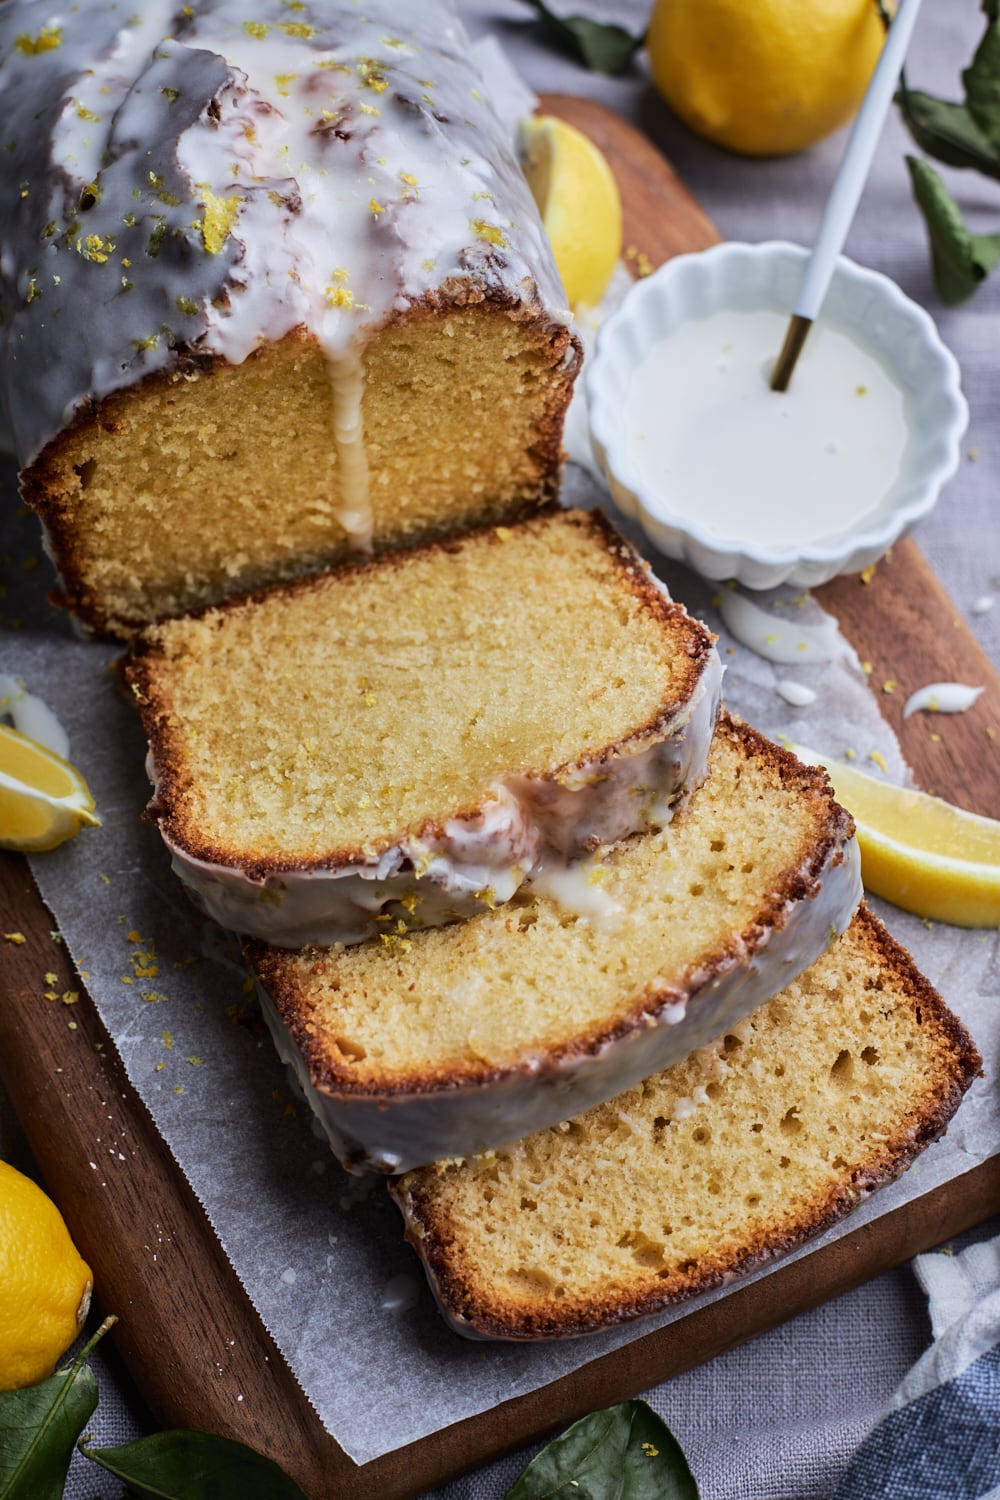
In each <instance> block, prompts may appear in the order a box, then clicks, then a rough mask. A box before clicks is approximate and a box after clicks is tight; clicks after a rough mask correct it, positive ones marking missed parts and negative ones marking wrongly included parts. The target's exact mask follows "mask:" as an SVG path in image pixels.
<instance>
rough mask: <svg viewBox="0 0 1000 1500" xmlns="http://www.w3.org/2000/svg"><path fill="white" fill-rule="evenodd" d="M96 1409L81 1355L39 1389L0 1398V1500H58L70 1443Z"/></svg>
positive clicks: (94, 1389)
mask: <svg viewBox="0 0 1000 1500" xmlns="http://www.w3.org/2000/svg"><path fill="white" fill-rule="evenodd" d="M96 1405H97V1381H96V1380H95V1379H94V1377H93V1375H92V1374H91V1372H90V1367H89V1365H86V1364H84V1363H83V1356H82V1355H81V1356H80V1358H79V1359H78V1360H75V1361H74V1362H73V1364H72V1365H70V1367H69V1369H67V1370H57V1371H56V1373H55V1375H50V1376H49V1378H48V1380H43V1381H42V1382H41V1384H40V1385H32V1386H28V1387H27V1388H26V1389H25V1390H21V1391H4V1392H3V1394H2V1395H0V1500H59V1497H60V1496H61V1494H62V1492H63V1486H64V1485H65V1483H66V1471H67V1469H68V1468H69V1461H70V1457H71V1455H72V1453H73V1444H74V1443H75V1442H76V1440H77V1438H78V1437H79V1436H80V1433H81V1432H82V1431H83V1428H84V1425H85V1424H86V1422H87V1420H88V1418H89V1417H90V1415H91V1413H92V1412H93V1410H94V1407H95V1406H96Z"/></svg>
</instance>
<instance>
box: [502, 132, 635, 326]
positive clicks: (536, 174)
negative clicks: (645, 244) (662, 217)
mask: <svg viewBox="0 0 1000 1500" xmlns="http://www.w3.org/2000/svg"><path fill="white" fill-rule="evenodd" d="M521 150H522V166H523V167H524V175H525V176H526V177H527V179H528V186H529V187H530V188H531V191H532V195H533V196H534V199H535V202H536V203H537V204H538V211H539V213H540V214H541V216H542V223H543V224H544V226H545V232H546V234H547V235H548V237H549V242H550V244H551V245H552V253H553V255H554V256H555V259H556V265H557V266H558V268H559V275H560V276H561V277H562V281H563V286H564V287H565V289H566V297H567V300H568V302H569V304H570V306H571V307H579V306H585V307H595V306H596V305H597V303H598V302H600V300H601V298H602V297H603V296H604V293H605V291H606V290H607V285H608V282H609V281H610V280H611V273H612V271H613V270H614V268H615V265H616V264H617V262H618V257H619V255H620V254H621V248H622V205H621V199H620V197H619V196H618V184H617V183H616V182H615V179H614V177H613V176H612V174H611V168H610V167H609V166H608V163H607V161H606V160H605V158H604V156H603V155H602V154H601V152H600V151H599V150H598V149H597V147H596V146H595V145H594V143H593V141H591V140H590V139H589V138H588V137H587V136H585V135H584V134H583V133H582V132H581V131H579V130H577V129H576V128H575V127H574V126H572V125H567V124H566V122H565V121H564V120H559V119H556V117H555V116H554V115H536V116H535V117H534V119H531V120H528V121H526V122H525V124H524V126H523V128H522V133H521Z"/></svg>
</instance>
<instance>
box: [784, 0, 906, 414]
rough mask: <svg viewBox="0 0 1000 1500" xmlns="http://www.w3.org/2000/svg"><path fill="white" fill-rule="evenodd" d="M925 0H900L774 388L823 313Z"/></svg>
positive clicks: (826, 214) (807, 272)
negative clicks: (921, 3) (820, 313)
mask: <svg viewBox="0 0 1000 1500" xmlns="http://www.w3.org/2000/svg"><path fill="white" fill-rule="evenodd" d="M919 10H920V0H900V5H899V9H898V10H897V12H896V15H895V17H894V18H893V22H892V25H891V26H890V27H889V30H888V33H887V35H886V39H885V43H884V45H883V47H882V52H881V55H880V57H879V60H878V62H877V64H876V66H875V71H874V73H873V74H872V78H871V82H870V83H869V85H868V90H867V92H866V94H865V97H864V100H863V101H862V104H861V109H860V110H859V111H858V117H857V119H856V120H855V122H854V128H853V130H852V131H851V135H850V139H849V140H848V142H847V150H846V151H845V152H844V159H843V161H842V162H841V164H840V170H839V171H838V173H837V179H836V181H835V182H834V184H833V190H832V192H831V193H830V196H829V198H828V199H827V204H826V209H825V210H824V213H823V222H822V224H821V225H820V230H819V236H818V238H817V240H816V244H815V246H814V247H813V252H812V255H810V257H809V261H808V264H807V265H806V269H805V274H804V275H803V277H802V285H801V286H800V287H799V295H798V297H797V298H796V301H795V310H794V312H793V313H792V318H791V322H790V323H789V325H788V332H787V333H786V334H785V342H784V344H783V345H782V348H781V353H780V354H779V355H778V358H777V360H776V362H775V366H774V370H773V371H772V374H771V389H772V391H785V390H787V389H788V382H789V381H790V380H791V378H792V371H793V370H794V369H795V364H796V361H797V360H798V357H799V355H800V354H801V353H802V346H803V344H804V343H805V341H806V338H807V336H808V333H809V330H810V328H811V327H812V325H813V321H814V320H815V318H816V317H818V315H819V310H820V308H821V307H822V306H823V299H824V297H825V296H826V292H827V288H828V287H829V285H830V278H831V277H832V275H833V270H834V267H835V265H836V264H837V257H838V255H839V254H840V252H841V250H843V248H844V241H845V240H846V239H847V231H848V230H849V229H850V227H851V221H852V220H853V218H854V215H855V212H856V210H857V207H858V201H859V199H860V197H861V194H862V192H863V191H864V186H865V182H866V181H867V179H868V173H869V171H870V169H871V164H872V157H873V156H874V155H875V147H876V146H877V145H878V141H879V137H880V136H881V134H882V126H883V125H884V124H885V117H886V115H887V114H888V112H889V106H890V104H891V103H892V97H893V94H894V93H895V91H896V83H897V81H898V79H899V75H900V73H901V72H902V68H903V60H904V58H905V57H906V49H907V48H908V47H909V45H910V38H911V37H912V35H913V28H914V26H915V25H916V23H917V12H918V11H919Z"/></svg>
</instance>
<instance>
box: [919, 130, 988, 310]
mask: <svg viewBox="0 0 1000 1500" xmlns="http://www.w3.org/2000/svg"><path fill="white" fill-rule="evenodd" d="M906 164H907V166H908V167H909V169H910V177H911V179H912V182H913V196H914V197H915V198H916V200H917V204H918V206H919V208H920V211H921V213H922V214H923V216H924V220H925V222H926V224H927V234H928V237H929V239H930V242H931V259H932V261H933V265H934V284H935V286H936V287H937V289H938V294H939V296H940V298H941V300H942V302H947V303H948V304H949V305H952V306H953V305H955V304H956V303H958V302H964V301H965V299H966V298H967V297H971V295H972V293H973V292H974V291H975V290H976V287H977V286H978V285H979V283H980V282H981V281H983V280H984V279H985V278H986V277H987V276H988V275H989V273H990V272H991V271H992V270H993V267H994V266H995V265H996V264H997V262H998V261H1000V234H971V233H970V232H969V230H968V229H967V228H966V226H965V221H964V219H963V218H962V215H961V213H960V211H959V208H958V204H957V203H956V202H955V200H954V199H953V198H952V196H951V194H950V193H949V192H948V189H947V188H946V187H945V185H944V183H943V182H942V181H941V179H940V177H939V176H938V174H937V173H936V172H935V170H934V168H933V167H931V166H929V165H928V164H927V162H925V161H922V160H921V159H920V157H918V156H908V157H907V158H906Z"/></svg>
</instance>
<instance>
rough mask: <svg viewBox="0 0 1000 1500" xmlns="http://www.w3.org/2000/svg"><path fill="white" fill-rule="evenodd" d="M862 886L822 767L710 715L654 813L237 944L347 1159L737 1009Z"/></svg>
mask: <svg viewBox="0 0 1000 1500" xmlns="http://www.w3.org/2000/svg"><path fill="white" fill-rule="evenodd" d="M860 897H861V882H860V875H859V871H858V857H857V849H856V845H855V842H854V839H853V826H852V824H851V821H850V818H849V817H848V816H847V814H846V813H845V812H844V811H843V810H842V809H841V808H840V807H838V806H837V804H836V803H835V802H834V801H833V797H832V795H831V793H830V790H829V784H828V783H827V781H826V779H825V777H824V776H822V775H817V773H816V772H815V770H810V769H807V768H806V767H804V766H801V765H800V764H799V763H798V762H797V761H796V760H794V759H793V757H792V756H790V755H789V754H787V752H785V751H782V750H779V749H777V747H775V746H773V745H771V744H769V743H768V742H767V741H766V740H765V739H763V738H762V737H761V736H760V735H758V734H757V733H756V732H755V731H753V730H751V729H749V728H748V727H746V726H745V725H741V724H736V723H734V722H732V721H731V720H729V719H727V718H725V717H723V719H722V720H721V721H720V724H719V728H718V731H717V733H716V736H715V740H714V743H713V746H712V754H711V761H710V775H709V779H708V781H707V782H706V783H705V785H704V786H702V787H701V788H700V790H699V791H697V792H696V793H695V794H694V796H693V797H692V798H691V799H690V801H689V802H688V803H687V805H686V806H685V809H684V811H683V812H682V813H681V814H679V815H678V817H677V818H676V819H675V820H674V821H673V823H671V824H670V826H669V827H668V828H666V829H665V830H664V831H663V832H662V833H651V834H645V835H637V836H636V837H634V838H632V839H629V840H628V841H627V842H626V843H624V844H622V845H621V846H619V847H618V848H617V849H614V850H612V851H610V852H608V851H604V852H602V854H601V855H600V857H599V858H598V859H596V860H592V861H590V862H588V863H585V864H584V865H583V866H582V868H579V869H577V870H575V871H571V872H567V871H565V870H563V871H560V872H559V874H558V876H557V877H556V878H554V879H553V878H552V876H551V875H550V874H548V873H547V872H546V871H545V870H544V869H543V871H542V873H541V875H540V876H539V877H536V878H535V880H534V881H533V882H530V883H529V884H527V885H525V886H523V887H522V888H521V890H520V891H518V893H517V894H516V896H515V897H514V898H513V900H512V901H511V902H510V903H509V905H507V906H505V907H498V908H497V909H496V910H494V911H486V912H483V913H482V914H481V915H479V916H476V917H473V918H471V919H470V920H469V921H467V922H463V923H460V924H458V925H454V926H451V927H447V928H440V929H438V930H436V931H426V932H418V931H414V930H412V929H407V927H406V924H405V923H403V922H400V923H397V924H393V925H391V926H388V927H387V928H386V930H385V931H384V932H383V933H382V935H381V939H380V940H379V941H376V942H371V943H366V944H364V945H363V946H362V947H357V948H350V949H343V948H341V949H326V950H322V949H316V948H306V949H304V950H303V951H301V952H297V953H290V952H282V951H280V950H278V949H275V948H267V947H265V946H263V945H261V944H249V945H247V948H246V953H247V957H248V959H249V962H250V966H251V969H252V971H253V973H254V974H255V975H256V977H257V979H258V981H259V984H260V988H261V991H262V1003H263V1008H264V1013H265V1016H266V1017H267V1019H268V1021H269V1024H270V1025H271V1028H272V1032H273V1034H274V1036H275V1041H276V1042H277V1045H278V1048H279V1051H280V1052H281V1054H282V1056H283V1057H284V1058H285V1060H286V1062H288V1063H290V1064H291V1065H292V1067H293V1068H294V1069H295V1070H296V1072H297V1074H298V1077H299V1080H300V1082H301V1083H302V1085H303V1087H304V1089H305V1091H306V1094H307V1096H308V1098H309V1100H310V1103H311V1104H312V1106H313V1108H314V1109H315V1111H316V1113H317V1115H318V1118H319V1119H320V1121H321V1122H322V1124H323V1126H324V1128H325V1130H326V1132H327V1135H328V1136H329V1139H330V1142H331V1145H332V1146H333V1149H334V1151H335V1152H336V1153H337V1155H338V1156H339V1157H340V1158H341V1160H342V1161H343V1162H344V1164H345V1165H346V1166H347V1167H348V1168H353V1169H358V1168H375V1169H376V1170H379V1171H383V1172H399V1171H402V1170H405V1169H406V1168H407V1167H409V1166H413V1165H416V1164H419V1163H422V1162H428V1161H433V1160H436V1159H437V1158H440V1157H445V1156H458V1155H467V1154H469V1153H471V1152H474V1151H480V1150H482V1149H484V1148H485V1147H489V1146H496V1145H499V1144H501V1143H503V1142H507V1141H510V1140H512V1139H514V1138H515V1137H517V1136H519V1135H522V1134H525V1133H527V1132H528V1131H531V1130H534V1129H537V1128H539V1127H541V1126H543V1125H551V1124H552V1123H553V1122H555V1121H557V1120H561V1119H565V1118H566V1117H567V1115H571V1114H575V1113H577V1112H578V1111H579V1110H581V1109H585V1108H587V1107H588V1106H590V1105H592V1104H595V1103H597V1102H599V1101H600V1100H603V1099H607V1098H609V1097H610V1096H611V1095H613V1094H616V1093H618V1092H619V1091H620V1090H621V1089H623V1088H627V1087H630V1086H632V1085H633V1084H636V1083H638V1082H639V1080H640V1079H642V1078H645V1077H646V1076H647V1075H648V1074H650V1073H653V1072H656V1071H657V1070H658V1069H661V1068H663V1067H666V1066H667V1065H668V1064H670V1063H673V1062H675V1061H677V1060H678V1059H679V1058H682V1057H684V1056H685V1055H686V1054H687V1053H688V1052H690V1051H691V1050H692V1049H693V1048H695V1047H700V1046H702V1045H703V1044H704V1043H705V1042H707V1041H709V1040H710V1038H712V1037H714V1036H716V1035H717V1034H718V1033H719V1032H720V1031H721V1030H723V1029H724V1028H726V1027H727V1026H732V1025H735V1024H736V1023H737V1022H738V1021H740V1020H742V1018H743V1017H744V1016H745V1015H747V1013H748V1012H749V1011H751V1010H753V1009H754V1008H755V1007H756V1006H758V1005H760V1004H762V1003H763V1001H765V1000H767V999H769V998H770V996H771V995H773V994H775V993H776V992H777V991H778V990H780V989H781V988H782V987H783V986H784V985H786V984H787V983H788V982H789V980H791V979H792V978H794V976H795V975H797V974H798V973H799V972H800V971H801V970H802V969H804V968H805V967H806V966H807V965H809V964H811V963H812V962H813V960H814V959H816V958H817V957H818V955H819V954H820V953H822V951H823V950H824V948H826V947H827V946H828V944H829V943H830V941H831V939H832V938H834V937H836V935H837V933H838V932H839V931H841V930H842V929H843V928H844V927H845V926H846V924H847V923H848V921H849V920H850V917H851V914H852V912H853V911H854V908H855V907H856V905H857V903H858V901H859V900H860Z"/></svg>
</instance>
